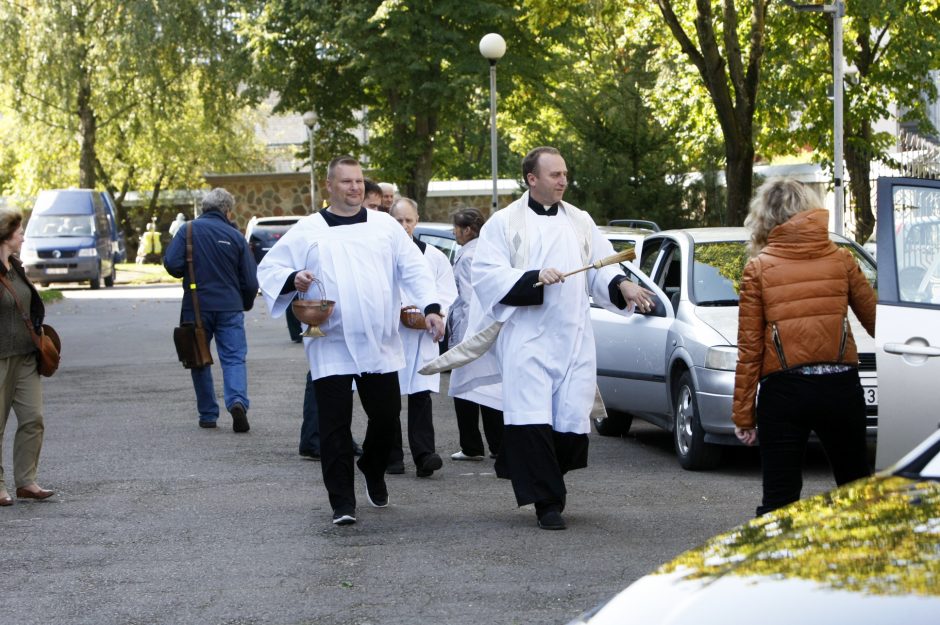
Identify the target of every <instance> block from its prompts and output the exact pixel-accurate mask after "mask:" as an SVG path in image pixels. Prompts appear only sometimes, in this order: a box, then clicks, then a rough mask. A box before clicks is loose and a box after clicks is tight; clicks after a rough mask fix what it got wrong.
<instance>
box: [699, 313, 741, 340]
mask: <svg viewBox="0 0 940 625" xmlns="http://www.w3.org/2000/svg"><path fill="white" fill-rule="evenodd" d="M694 310H695V316H696V317H698V318H699V319H701V320H702V321H703V322H705V323H707V324H708V325H709V326H711V327H712V328H713V329H714V330H715V332H717V333H718V334H720V335H721V336H722V338H724V339H725V340H726V341H728V345H737V344H738V307H737V306H696V307H695V309H694Z"/></svg>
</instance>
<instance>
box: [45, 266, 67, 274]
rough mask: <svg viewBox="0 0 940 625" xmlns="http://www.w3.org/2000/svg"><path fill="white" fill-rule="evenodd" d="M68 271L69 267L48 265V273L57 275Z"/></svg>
mask: <svg viewBox="0 0 940 625" xmlns="http://www.w3.org/2000/svg"><path fill="white" fill-rule="evenodd" d="M68 272H69V269H68V267H48V268H47V269H46V273H48V274H55V275H62V274H66V273H68Z"/></svg>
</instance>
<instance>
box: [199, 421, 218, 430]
mask: <svg viewBox="0 0 940 625" xmlns="http://www.w3.org/2000/svg"><path fill="white" fill-rule="evenodd" d="M199 427H201V428H206V429H212V428H214V427H216V425H215V421H200V422H199Z"/></svg>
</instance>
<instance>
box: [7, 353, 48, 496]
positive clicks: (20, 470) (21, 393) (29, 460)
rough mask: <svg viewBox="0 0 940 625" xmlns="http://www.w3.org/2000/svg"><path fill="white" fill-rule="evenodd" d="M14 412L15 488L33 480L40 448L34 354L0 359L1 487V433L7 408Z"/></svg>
mask: <svg viewBox="0 0 940 625" xmlns="http://www.w3.org/2000/svg"><path fill="white" fill-rule="evenodd" d="M11 408H12V409H13V412H14V413H16V422H17V425H16V435H15V436H14V437H13V479H14V480H15V481H16V487H17V488H20V487H21V486H29V485H31V484H35V483H36V469H37V467H38V466H39V452H40V450H41V449H42V434H43V429H44V427H43V423H42V382H40V380H39V372H38V371H37V370H36V355H35V354H25V355H22V356H10V357H9V358H0V488H5V485H4V481H3V445H2V443H3V433H4V431H6V427H7V418H8V417H9V416H10V409H11Z"/></svg>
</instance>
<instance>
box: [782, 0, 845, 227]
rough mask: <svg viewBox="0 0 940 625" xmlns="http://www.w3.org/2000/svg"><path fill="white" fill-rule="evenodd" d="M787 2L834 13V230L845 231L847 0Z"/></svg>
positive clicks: (811, 9)
mask: <svg viewBox="0 0 940 625" xmlns="http://www.w3.org/2000/svg"><path fill="white" fill-rule="evenodd" d="M785 1H786V3H787V4H788V5H789V6H791V7H793V8H794V9H796V10H797V11H816V12H820V13H829V14H831V15H832V144H833V145H832V161H833V163H832V178H833V187H834V189H835V203H834V206H833V211H834V212H835V215H834V216H835V219H834V223H833V226H834V230H835V231H836V234H843V230H844V226H843V222H844V219H845V189H844V188H843V156H842V143H843V120H842V106H843V102H842V91H843V87H844V84H843V82H844V72H845V70H844V69H843V64H844V60H843V58H842V18H843V17H845V2H842V1H841V0H837V1H836V2H833V3H832V4H796V2H794V1H793V0H785Z"/></svg>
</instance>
